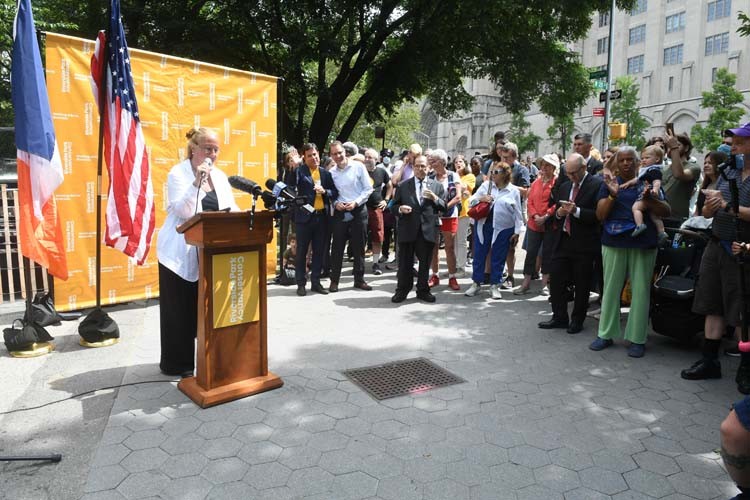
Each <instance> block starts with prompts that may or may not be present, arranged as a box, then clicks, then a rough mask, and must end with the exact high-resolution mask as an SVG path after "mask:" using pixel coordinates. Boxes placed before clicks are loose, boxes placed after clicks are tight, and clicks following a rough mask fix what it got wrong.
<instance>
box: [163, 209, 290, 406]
mask: <svg viewBox="0 0 750 500" xmlns="http://www.w3.org/2000/svg"><path fill="white" fill-rule="evenodd" d="M253 226H254V227H253V229H252V230H250V213H249V212H201V213H198V214H196V215H195V216H194V217H192V218H190V219H189V220H187V221H186V222H185V223H184V224H182V225H180V226H179V227H178V228H177V231H178V232H180V233H183V234H184V235H185V241H186V242H187V243H188V244H191V245H195V246H196V247H198V260H199V263H200V269H199V278H198V348H197V351H198V355H197V361H196V376H195V377H189V378H185V379H182V380H181V381H180V382H179V384H177V387H178V388H179V389H180V390H181V391H182V392H184V393H185V394H187V395H188V397H190V399H192V400H193V401H194V402H195V403H196V404H197V405H199V406H200V407H201V408H206V407H208V406H213V405H217V404H221V403H225V402H227V401H231V400H233V399H239V398H243V397H245V396H249V395H251V394H256V393H258V392H263V391H268V390H271V389H276V388H278V387H281V386H282V385H283V384H284V382H283V381H282V380H281V378H279V377H278V376H277V375H275V374H273V373H271V372H270V371H268V351H267V344H266V335H267V328H268V320H267V312H266V300H267V291H266V245H267V244H268V243H269V242H271V240H272V238H273V215H272V214H271V213H270V212H258V213H256V214H255V220H254V224H253Z"/></svg>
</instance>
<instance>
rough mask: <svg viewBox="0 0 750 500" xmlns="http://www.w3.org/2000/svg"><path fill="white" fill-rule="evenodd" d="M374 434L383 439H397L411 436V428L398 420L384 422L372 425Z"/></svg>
mask: <svg viewBox="0 0 750 500" xmlns="http://www.w3.org/2000/svg"><path fill="white" fill-rule="evenodd" d="M372 433H373V434H375V435H376V436H380V437H382V438H383V439H397V438H402V437H406V436H408V435H409V426H408V425H406V424H403V423H401V422H398V421H396V420H383V421H380V422H376V423H374V424H373V425H372Z"/></svg>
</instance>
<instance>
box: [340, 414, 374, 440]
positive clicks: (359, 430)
mask: <svg viewBox="0 0 750 500" xmlns="http://www.w3.org/2000/svg"><path fill="white" fill-rule="evenodd" d="M371 425H372V424H370V422H368V421H367V420H365V419H363V418H361V417H351V418H344V419H341V420H339V421H338V422H336V427H335V429H336V430H337V431H338V432H340V433H341V434H344V435H346V436H360V435H362V434H368V433H369V432H370V428H371Z"/></svg>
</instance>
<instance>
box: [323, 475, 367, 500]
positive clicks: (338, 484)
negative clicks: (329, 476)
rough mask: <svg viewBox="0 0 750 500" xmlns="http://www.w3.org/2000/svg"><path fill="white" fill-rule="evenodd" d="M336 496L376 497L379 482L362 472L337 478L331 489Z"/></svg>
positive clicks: (352, 497) (353, 497)
mask: <svg viewBox="0 0 750 500" xmlns="http://www.w3.org/2000/svg"><path fill="white" fill-rule="evenodd" d="M331 489H332V490H333V493H334V494H335V495H341V496H342V497H344V498H351V499H355V498H367V497H371V496H373V495H375V493H376V492H377V489H378V481H377V480H376V479H375V478H372V477H370V476H368V475H367V474H364V473H362V472H359V471H357V472H350V473H348V474H343V475H340V476H336V478H335V479H334V480H333V486H332V487H331Z"/></svg>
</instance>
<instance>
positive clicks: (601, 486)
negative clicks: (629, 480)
mask: <svg viewBox="0 0 750 500" xmlns="http://www.w3.org/2000/svg"><path fill="white" fill-rule="evenodd" d="M578 477H579V478H580V479H581V484H582V485H583V486H585V487H586V488H589V489H592V490H594V491H598V492H599V493H604V494H606V495H614V494H616V493H619V492H621V491H625V490H627V489H628V485H627V484H626V483H625V480H624V479H623V478H622V474H620V473H618V472H614V471H611V470H606V469H602V468H600V467H591V468H588V469H584V470H582V471H579V472H578Z"/></svg>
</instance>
